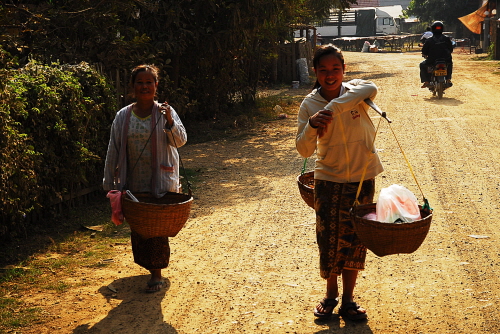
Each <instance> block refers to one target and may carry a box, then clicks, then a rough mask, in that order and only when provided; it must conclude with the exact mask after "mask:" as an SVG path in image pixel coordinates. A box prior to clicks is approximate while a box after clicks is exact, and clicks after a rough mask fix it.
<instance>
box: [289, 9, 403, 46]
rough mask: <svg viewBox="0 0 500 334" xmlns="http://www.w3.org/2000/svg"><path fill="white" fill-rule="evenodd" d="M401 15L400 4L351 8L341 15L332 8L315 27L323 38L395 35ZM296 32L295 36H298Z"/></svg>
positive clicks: (397, 31) (398, 31) (398, 29)
mask: <svg viewBox="0 0 500 334" xmlns="http://www.w3.org/2000/svg"><path fill="white" fill-rule="evenodd" d="M402 15H403V7H402V6H401V5H395V6H384V7H363V8H352V9H349V10H348V11H346V12H342V13H341V15H340V14H339V12H338V11H334V10H332V12H331V15H330V16H329V17H328V19H326V20H325V21H323V22H321V23H318V24H316V25H315V27H316V32H317V33H319V34H321V36H322V37H323V38H337V37H354V36H359V37H367V36H376V35H397V34H399V33H400V20H401V18H400V17H401V16H402ZM297 33H298V32H296V33H295V37H299V36H298V35H297Z"/></svg>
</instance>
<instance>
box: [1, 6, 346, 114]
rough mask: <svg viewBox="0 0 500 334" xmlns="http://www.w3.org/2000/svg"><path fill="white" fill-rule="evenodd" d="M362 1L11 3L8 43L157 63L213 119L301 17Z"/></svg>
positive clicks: (176, 94) (52, 57)
mask: <svg viewBox="0 0 500 334" xmlns="http://www.w3.org/2000/svg"><path fill="white" fill-rule="evenodd" d="M355 1H356V0H177V1H158V0H100V1H98V0H45V1H43V0H6V1H4V2H3V3H2V4H0V45H3V47H4V49H6V50H7V51H8V52H10V53H11V54H12V55H15V56H17V57H18V58H19V63H20V64H21V65H22V64H23V63H25V62H26V61H27V60H28V59H29V58H35V59H37V60H39V61H42V62H44V63H50V62H53V61H59V62H62V63H78V62H81V61H87V62H90V63H100V64H102V66H103V68H104V70H105V71H108V70H114V69H120V70H123V69H130V68H131V67H133V66H135V65H138V64H139V63H142V62H148V63H154V64H156V65H158V66H159V67H160V68H161V70H162V76H163V78H164V80H163V85H162V87H161V89H160V92H161V93H162V94H163V97H164V98H166V97H169V99H171V100H175V101H176V104H178V105H176V107H177V108H176V110H179V111H180V112H181V113H185V114H188V113H190V114H191V116H192V117H193V118H198V119H199V118H200V117H201V118H212V117H214V116H215V115H217V114H218V113H219V112H220V111H221V110H223V111H225V112H227V111H228V110H231V106H232V105H233V104H235V103H239V102H241V101H244V102H252V101H253V98H254V96H255V92H256V89H257V85H258V83H259V80H260V78H261V72H262V70H263V69H264V68H266V66H265V65H266V63H267V62H269V61H270V60H271V59H272V57H273V56H274V55H273V50H274V48H275V46H276V45H277V44H278V43H281V42H284V41H286V40H291V38H292V31H291V28H290V26H291V24H293V23H310V22H313V21H314V20H315V19H317V18H320V17H321V16H323V15H326V14H327V13H328V11H329V10H330V8H332V7H337V8H345V7H348V6H349V5H350V4H351V3H355Z"/></svg>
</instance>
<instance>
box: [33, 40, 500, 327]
mask: <svg viewBox="0 0 500 334" xmlns="http://www.w3.org/2000/svg"><path fill="white" fill-rule="evenodd" d="M457 51H458V50H457ZM345 58H346V63H347V71H348V73H347V79H350V78H363V79H369V80H372V81H374V82H375V83H376V84H377V85H378V86H379V89H380V90H379V94H378V97H377V99H376V100H375V102H376V103H377V104H378V105H379V106H380V107H381V109H383V110H384V111H386V112H387V114H388V116H389V117H390V118H391V119H392V120H393V124H392V128H393V129H394V131H395V133H396V136H397V138H398V140H399V142H400V143H401V145H402V147H403V149H404V151H405V153H406V155H407V157H408V160H409V161H410V163H411V165H412V166H413V168H414V171H415V175H416V177H417V180H418V182H419V183H420V186H421V188H422V190H423V192H424V195H425V196H426V197H427V198H428V199H429V202H430V204H431V206H432V207H433V209H434V219H433V224H432V226H431V229H430V232H429V234H428V236H427V239H426V240H425V241H424V243H423V244H422V246H421V247H420V248H419V249H418V250H417V251H416V252H415V253H413V254H407V255H391V256H387V257H383V258H379V257H377V256H375V255H374V254H373V253H371V252H369V253H368V257H367V264H366V270H365V271H363V272H362V273H361V274H360V278H359V280H358V285H357V288H356V292H357V301H358V303H359V304H361V305H362V306H363V307H365V308H366V309H367V311H368V315H369V320H368V322H366V323H361V324H354V323H345V322H344V321H343V320H342V319H341V318H339V317H338V316H336V315H334V316H333V317H332V318H331V320H329V321H326V322H319V321H316V320H315V318H314V316H313V312H312V310H313V307H314V305H315V304H316V303H317V301H318V300H320V299H321V298H322V297H323V293H324V288H325V283H324V281H323V280H322V279H321V278H320V277H319V270H318V251H317V245H316V241H315V225H314V221H315V216H314V212H313V210H312V209H310V208H309V207H307V206H306V204H305V203H304V202H303V200H302V199H301V198H300V196H299V193H298V188H297V185H296V181H295V179H296V177H297V175H298V174H299V173H300V169H301V166H302V163H303V159H302V158H301V157H300V156H299V155H298V154H297V152H296V150H295V147H294V137H295V131H296V114H295V115H291V117H289V118H287V119H282V120H277V121H275V122H271V123H268V124H265V125H264V126H262V127H260V128H258V129H257V130H256V131H255V132H254V133H253V135H252V136H250V137H247V138H245V139H242V140H238V141H220V142H209V143H203V144H196V145H188V146H186V147H183V148H182V151H181V154H182V156H183V157H184V163H185V166H186V167H187V168H194V169H199V170H200V171H201V179H202V183H201V184H200V185H199V187H198V188H197V189H196V191H195V193H194V196H195V200H194V207H193V209H192V215H191V218H190V219H189V220H188V222H187V224H186V226H185V228H184V229H183V230H182V231H181V232H180V233H179V235H178V236H177V237H175V238H172V241H171V249H172V256H171V265H170V267H169V268H168V269H167V270H165V271H164V274H165V277H166V280H167V287H166V289H164V290H163V291H161V292H160V293H158V294H145V293H144V292H143V289H144V287H145V281H146V279H147V276H146V274H147V272H146V271H145V270H144V269H142V268H140V267H139V266H137V265H136V264H134V263H133V261H132V257H131V251H130V245H122V246H115V248H116V256H115V257H114V259H115V265H114V266H112V267H111V268H110V267H107V268H105V269H97V270H92V271H90V270H89V271H86V270H85V269H82V271H81V272H80V273H77V275H75V277H73V278H71V279H72V280H75V281H76V280H81V279H87V280H89V281H91V282H94V283H93V284H90V285H88V286H85V287H81V288H78V289H73V290H71V291H70V292H67V293H65V294H64V295H43V296H42V295H41V294H37V293H34V294H33V295H32V296H30V298H28V299H29V300H30V302H32V303H33V304H37V305H40V306H42V307H44V309H45V310H46V312H47V314H48V317H49V318H52V319H53V320H50V321H49V322H48V323H46V324H44V325H40V326H36V327H33V328H31V329H29V330H26V331H24V332H23V333H123V334H126V333H130V334H137V333H204V334H206V333H209V334H211V333H214V334H216V333H217V334H218V333H317V334H320V333H321V334H326V333H356V334H358V333H362V334H368V333H407V334H409V333H424V334H428V333H439V334H443V333H453V334H456V333H500V320H499V316H498V314H497V311H496V304H497V303H498V302H499V298H500V278H499V276H500V273H499V271H500V270H499V269H498V268H499V262H500V260H499V255H500V246H499V240H500V229H499V228H498V224H499V223H498V217H499V216H500V205H499V201H498V199H499V198H500V173H499V172H498V161H499V160H500V149H499V147H498V143H499V142H500V123H499V122H498V120H497V116H498V113H499V111H500V110H499V109H500V107H499V106H500V94H499V92H500V76H499V75H494V74H492V72H493V71H494V70H495V69H496V70H497V71H498V67H499V66H498V62H496V63H495V64H497V65H496V67H492V63H491V62H490V63H488V62H474V61H471V60H470V58H471V55H468V54H455V55H454V60H455V75H454V86H453V87H452V88H451V89H449V90H448V91H446V93H445V97H444V98H443V99H442V100H437V99H435V98H432V97H431V94H430V93H429V92H428V91H427V90H425V89H420V83H419V79H418V63H419V62H420V61H421V60H422V58H421V57H420V55H419V54H418V53H404V54H399V53H378V54H372V53H369V54H368V53H353V52H346V53H345ZM283 94H291V95H297V94H299V95H304V94H305V90H301V89H300V90H290V91H288V92H285V93H283ZM372 115H373V117H374V121H375V122H378V116H377V114H376V113H375V112H373V113H372ZM376 145H377V147H378V149H380V150H381V152H380V156H381V158H382V161H383V163H384V166H385V169H386V170H385V172H384V173H383V174H382V175H381V176H380V177H378V179H377V182H378V183H377V188H378V189H380V188H381V187H387V186H389V185H391V184H393V183H398V184H401V185H404V186H406V187H407V188H409V189H410V190H411V191H412V192H414V193H415V194H416V195H417V197H419V198H420V199H421V198H422V195H421V193H420V191H419V190H418V188H417V187H416V185H415V181H414V179H413V177H412V175H411V173H410V172H409V168H408V167H407V165H406V163H405V160H404V158H403V156H402V154H401V152H400V151H399V148H398V146H397V144H396V142H395V140H394V136H393V134H392V132H391V131H390V129H389V127H388V125H387V123H386V122H385V121H383V122H382V124H381V128H380V132H379V136H378V137H377V143H376ZM309 165H310V166H312V162H311V163H310V164H309ZM377 194H378V191H377ZM110 269H111V270H110ZM109 284H111V285H112V287H114V288H115V289H116V290H117V292H116V293H115V292H112V291H111V290H110V289H109V288H108V285H109Z"/></svg>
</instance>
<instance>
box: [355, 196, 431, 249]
mask: <svg viewBox="0 0 500 334" xmlns="http://www.w3.org/2000/svg"><path fill="white" fill-rule="evenodd" d="M419 208H420V215H421V216H422V217H423V218H422V219H420V220H416V221H413V222H411V223H400V224H399V223H396V224H395V223H383V222H379V221H375V220H369V219H364V218H363V216H365V215H366V214H368V213H371V212H376V203H372V204H365V205H358V206H356V207H354V208H353V209H352V211H351V220H352V223H353V225H354V230H355V231H356V234H357V235H358V237H359V239H360V240H361V242H362V243H363V244H364V245H365V246H366V247H367V248H368V249H369V250H371V251H372V252H373V253H374V254H375V255H377V256H380V257H382V256H386V255H391V254H403V253H406V254H409V253H413V252H414V251H416V250H417V249H418V248H419V247H420V245H421V244H422V242H423V241H424V239H425V237H426V236H427V233H428V232H429V228H430V225H431V221H432V210H428V209H422V206H419Z"/></svg>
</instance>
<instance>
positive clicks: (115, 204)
mask: <svg viewBox="0 0 500 334" xmlns="http://www.w3.org/2000/svg"><path fill="white" fill-rule="evenodd" d="M106 197H107V198H109V202H110V203H111V221H112V222H113V223H114V224H115V225H116V226H118V225H120V224H122V223H123V212H122V192H121V191H119V190H110V191H109V192H108V194H107V195H106Z"/></svg>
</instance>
